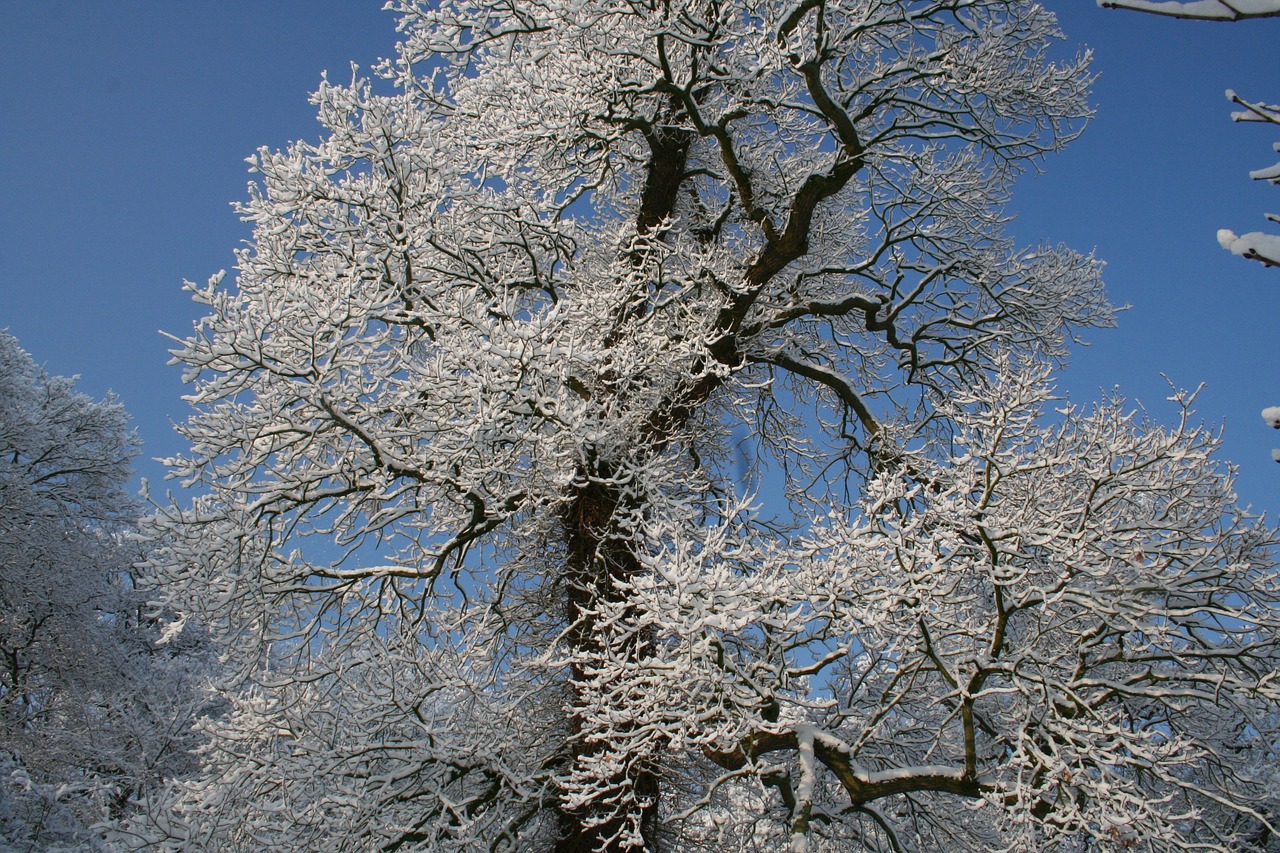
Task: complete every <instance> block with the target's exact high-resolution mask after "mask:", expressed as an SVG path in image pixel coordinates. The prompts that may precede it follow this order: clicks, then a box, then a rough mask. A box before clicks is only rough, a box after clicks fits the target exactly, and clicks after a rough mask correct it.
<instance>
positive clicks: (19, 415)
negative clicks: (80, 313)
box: [0, 332, 207, 849]
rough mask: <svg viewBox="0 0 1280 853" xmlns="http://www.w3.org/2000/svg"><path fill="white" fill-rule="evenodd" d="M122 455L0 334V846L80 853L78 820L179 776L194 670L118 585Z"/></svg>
mask: <svg viewBox="0 0 1280 853" xmlns="http://www.w3.org/2000/svg"><path fill="white" fill-rule="evenodd" d="M136 453H137V442H136V440H135V439H134V436H133V434H132V432H130V430H129V429H128V416H127V415H126V414H125V411H124V408H123V407H122V406H121V405H120V404H119V403H118V402H116V401H115V400H114V399H112V398H108V399H107V400H105V401H103V402H100V403H99V402H95V401H93V400H91V399H90V398H88V397H87V396H85V395H84V394H80V393H77V392H76V391H75V382H74V380H72V379H66V378H62V377H50V376H48V375H46V374H45V373H44V371H42V370H41V369H40V368H38V367H37V366H36V365H35V363H34V362H33V361H32V360H31V358H30V356H29V355H27V353H26V352H24V351H23V350H22V349H21V348H20V347H19V346H18V343H17V341H16V340H15V339H14V338H13V336H11V335H9V334H7V333H4V332H0V507H3V512H0V663H2V666H0V817H2V818H3V820H0V844H10V845H16V846H19V847H20V848H21V849H45V848H46V847H50V846H60V845H69V846H72V847H76V848H82V846H83V845H87V844H89V843H90V842H91V836H90V830H89V827H90V826H91V825H92V824H93V823H95V822H96V821H101V820H104V819H106V818H109V817H122V816H123V815H125V814H126V813H127V812H128V810H129V808H130V800H131V799H133V798H135V797H139V796H142V795H144V794H145V793H146V792H147V791H148V790H150V789H153V788H155V787H156V786H157V785H158V784H159V783H160V782H161V781H162V780H163V779H164V778H165V777H167V776H171V775H174V774H176V773H180V772H189V771H190V770H191V769H192V768H193V765H194V759H193V758H192V756H191V755H190V754H189V750H190V748H191V747H192V746H193V745H194V735H193V734H192V733H191V732H190V731H188V730H187V728H186V726H188V725H189V724H190V723H191V722H192V719H193V717H194V713H195V710H196V708H198V707H199V705H200V704H201V700H200V699H199V698H198V697H197V696H196V695H195V694H194V691H193V689H192V681H193V673H194V672H195V671H196V670H197V669H198V667H199V666H200V665H207V660H205V659H203V658H201V657H200V656H198V655H187V656H182V657H180V656H178V655H176V654H175V653H176V652H177V651H178V648H177V647H175V648H172V649H161V648H159V647H158V646H156V645H155V642H154V641H155V639H156V638H157V636H158V627H159V626H158V625H157V624H156V623H155V621H154V620H153V619H150V618H148V616H147V615H146V612H147V608H146V606H145V601H144V600H143V599H142V597H141V596H140V595H139V594H138V593H137V592H136V591H135V590H134V588H133V585H132V582H131V573H132V564H133V563H134V562H136V561H137V560H139V559H140V557H141V555H142V549H141V548H140V547H139V542H138V541H137V536H136V527H135V522H136V518H137V514H138V512H139V507H138V505H137V503H136V502H135V501H134V500H133V499H132V498H131V497H130V496H129V495H128V494H127V492H126V491H125V484H126V483H127V482H128V479H129V476H130V471H129V465H130V462H131V460H132V459H133V457H134V455H135V454H136ZM195 636H196V635H194V634H193V635H192V638H191V639H195Z"/></svg>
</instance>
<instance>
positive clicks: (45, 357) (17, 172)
mask: <svg viewBox="0 0 1280 853" xmlns="http://www.w3.org/2000/svg"><path fill="white" fill-rule="evenodd" d="M379 5H380V4H379V3H377V2H369V3H363V2H357V0H269V2H268V0H218V2H213V3H211V2H207V0H200V2H195V0H110V2H108V0H75V1H74V2H72V1H71V0H0V154H3V163H2V165H0V200H2V201H3V205H2V206H0V327H8V328H9V330H10V331H11V332H12V333H13V334H15V335H16V336H17V337H18V339H19V340H20V341H21V343H22V345H23V346H24V347H25V348H26V349H27V350H28V351H29V352H30V353H31V354H32V356H33V357H34V358H35V360H36V361H37V362H40V363H43V364H44V365H45V366H46V368H47V369H48V370H49V371H50V372H51V373H57V374H67V375H69V374H79V375H80V376H81V388H82V389H83V390H85V391H86V392H88V393H90V394H92V395H94V396H99V397H100V396H101V395H102V394H104V393H105V392H106V391H107V390H108V389H114V390H115V392H116V393H117V394H118V395H119V396H120V397H121V399H122V400H123V401H124V403H125V405H126V406H127V408H128V409H129V411H130V412H131V413H132V414H133V416H134V419H135V424H136V426H137V428H138V431H139V434H140V435H141V437H142V439H143V442H144V455H145V457H148V459H149V457H154V456H160V455H163V454H168V453H173V452H176V451H177V450H179V449H180V443H179V441H178V439H177V437H176V436H175V435H174V434H173V432H172V430H171V429H170V427H169V421H170V419H181V418H183V417H184V416H185V411H186V410H185V404H184V403H182V402H181V400H180V399H179V398H180V395H181V394H182V391H183V388H182V384H181V382H180V375H179V371H178V369H177V368H174V367H167V366H166V365H165V362H166V360H167V354H166V341H165V339H164V338H162V337H161V336H160V335H159V334H158V330H161V329H163V330H166V331H169V332H172V333H175V334H178V335H185V334H186V333H187V332H188V331H189V330H190V328H191V322H192V320H193V319H194V318H195V317H196V316H197V314H198V312H197V311H196V306H194V305H193V304H192V303H190V302H189V301H188V299H187V298H186V294H185V293H184V292H183V291H182V290H181V289H180V284H181V281H182V279H183V278H188V279H192V280H196V281H204V280H205V279H206V278H207V277H208V276H209V275H210V274H212V273H214V272H216V271H217V270H219V269H222V268H229V267H231V265H232V257H231V252H232V250H233V249H234V248H235V247H236V246H237V244H238V243H239V242H240V241H241V240H244V239H245V238H246V237H247V236H248V231H247V229H246V227H245V226H244V225H243V224H242V223H240V222H239V221H238V220H237V219H236V217H235V216H234V214H233V213H232V212H231V208H230V204H229V203H230V202H231V201H233V200H238V199H241V198H243V197H244V196H245V185H246V182H247V181H248V175H247V173H246V170H245V164H244V158H245V157H247V156H249V155H250V154H252V153H253V151H254V150H255V149H256V148H257V147H258V146H260V145H268V146H271V147H283V146H284V145H286V144H287V143H288V142H289V141H291V140H292V139H295V138H300V137H301V138H312V139H314V138H316V137H317V136H318V135H319V127H318V125H316V123H315V121H314V114H313V110H312V107H311V106H310V104H308V103H307V95H308V93H309V92H310V91H311V90H312V89H313V88H314V87H315V85H316V83H317V81H318V80H319V78H320V72H321V70H323V69H328V70H329V71H330V72H331V73H332V74H333V75H334V76H335V77H338V78H340V79H342V78H346V77H347V76H348V75H349V73H350V72H349V70H348V69H349V65H350V63H351V62H352V61H355V62H357V63H359V64H360V65H361V66H364V67H367V66H368V65H370V64H371V63H372V62H374V61H375V60H376V59H378V58H379V57H382V56H387V55H389V54H390V53H391V52H392V46H393V44H394V42H395V38H396V34H395V29H394V18H393V17H392V16H391V15H389V14H388V13H385V12H381V11H379V8H378V7H379ZM1048 5H1049V6H1050V8H1052V9H1054V10H1055V11H1057V12H1058V13H1059V15H1060V18H1061V25H1062V28H1063V30H1064V31H1065V33H1066V35H1067V40H1068V44H1069V45H1071V46H1088V47H1091V48H1093V50H1094V52H1095V66H1094V68H1095V70H1096V71H1097V72H1098V73H1099V74H1100V75H1101V76H1100V78H1099V80H1098V83H1097V85H1096V87H1095V98H1094V100H1095V103H1096V105H1097V117H1096V119H1095V120H1094V121H1093V123H1092V124H1091V126H1090V127H1089V128H1088V129H1087V130H1086V132H1085V135H1084V137H1083V138H1082V139H1081V140H1079V141H1078V142H1077V143H1075V144H1074V145H1073V146H1072V147H1071V148H1070V149H1068V151H1067V152H1065V153H1064V154H1062V155H1059V156H1057V157H1055V158H1052V159H1051V160H1049V161H1047V162H1046V163H1045V169H1046V172H1045V174H1043V175H1037V176H1028V177H1027V178H1026V179H1024V181H1023V183H1022V185H1021V187H1020V190H1019V194H1018V196H1017V197H1016V198H1015V201H1014V204H1013V207H1012V209H1013V210H1015V211H1019V212H1020V216H1019V218H1018V220H1017V222H1016V223H1015V226H1014V229H1015V233H1016V234H1017V235H1018V236H1019V237H1020V238H1021V239H1022V240H1023V241H1025V242H1027V243H1037V242H1041V241H1050V242H1055V243H1056V242H1065V243H1067V244H1069V245H1071V246H1073V247H1075V248H1078V249H1083V250H1088V249H1096V251H1097V253H1098V255H1099V256H1100V257H1102V258H1104V259H1106V260H1107V261H1108V264H1109V266H1108V275H1107V280H1108V283H1109V287H1110V293H1111V296H1112V299H1113V300H1114V301H1115V302H1117V303H1127V304H1129V305H1131V306H1132V308H1131V309H1130V310H1129V311H1127V312H1126V313H1124V314H1123V315H1122V317H1121V322H1120V327H1119V329H1117V330H1114V331H1108V332H1098V333H1093V334H1091V335H1090V338H1091V340H1092V341H1093V346H1091V347H1089V348H1086V349H1081V350H1079V351H1078V353H1077V355H1076V357H1075V358H1074V363H1073V365H1072V367H1071V368H1070V369H1069V370H1068V371H1067V372H1066V373H1065V374H1063V376H1062V378H1061V387H1063V388H1064V389H1067V390H1069V391H1070V392H1071V394H1072V396H1073V398H1074V399H1076V400H1077V401H1084V400H1087V399H1091V398H1093V397H1096V396H1097V392H1098V389H1099V388H1107V389H1110V388H1112V387H1115V386H1119V388H1120V389H1121V391H1123V392H1124V393H1126V394H1127V395H1128V396H1129V397H1130V398H1131V399H1132V398H1137V399H1139V400H1141V401H1142V402H1143V403H1145V404H1146V405H1147V406H1148V408H1149V409H1150V410H1151V411H1152V413H1153V414H1154V415H1155V416H1157V417H1158V418H1161V419H1165V418H1168V417H1169V416H1170V415H1171V408H1170V406H1169V405H1168V404H1167V403H1165V402H1164V398H1165V397H1166V396H1167V395H1168V393H1169V391H1168V385H1167V384H1166V382H1165V380H1164V379H1163V378H1162V377H1161V374H1162V373H1163V374H1167V375H1168V377H1169V379H1170V380H1171V381H1173V382H1174V383H1176V384H1178V385H1180V386H1184V387H1195V386H1196V385H1199V384H1200V383H1202V382H1203V383H1206V384H1207V388H1206V390H1205V392H1204V393H1203V394H1202V396H1201V397H1200V401H1199V410H1200V413H1201V414H1202V416H1203V417H1204V418H1205V420H1207V421H1209V422H1212V423H1217V424H1221V425H1223V426H1225V428H1226V439H1227V445H1226V455H1227V457H1228V458H1230V459H1232V460H1234V461H1235V462H1236V463H1237V464H1238V465H1239V467H1240V483H1239V489H1240V493H1241V497H1242V499H1243V500H1244V501H1245V502H1246V503H1250V504H1252V505H1253V506H1254V508H1255V509H1257V510H1260V511H1261V510H1266V511H1267V513H1268V515H1269V516H1271V517H1272V518H1274V517H1275V516H1276V515H1277V511H1280V465H1276V464H1275V463H1274V462H1272V461H1271V459H1270V448H1271V447H1272V446H1273V444H1274V445H1275V446H1280V432H1273V431H1272V430H1269V429H1267V428H1266V427H1265V426H1264V424H1263V422H1262V419H1261V418H1260V417H1259V415H1258V412H1259V410H1260V409H1261V408H1262V407H1263V406H1266V405H1271V404H1280V375H1278V371H1277V368H1278V367H1280V352H1278V350H1280V271H1274V270H1266V269H1264V268H1262V267H1261V266H1260V265H1258V264H1254V263H1249V262H1246V261H1243V260H1241V259H1238V258H1234V257H1232V256H1230V255H1229V254H1227V253H1226V252H1224V251H1222V250H1221V249H1220V248H1218V246H1217V243H1216V240H1215V236H1214V235H1215V234H1216V232H1217V229H1219V228H1231V229H1232V230H1234V231H1236V232H1238V233H1244V232H1247V231H1256V230H1266V227H1267V223H1266V222H1264V220H1263V218H1262V215H1263V213H1264V211H1280V189H1276V188H1272V187H1268V186H1265V185H1260V184H1255V183H1253V182H1250V181H1249V179H1248V172H1249V170H1251V169H1257V168H1261V167H1263V166H1267V165H1270V164H1271V163H1273V162H1275V158H1276V157H1277V156H1280V155H1276V154H1274V153H1273V152H1272V151H1271V144H1272V142H1274V141H1277V137H1280V134H1277V133H1275V132H1274V130H1275V129H1274V128H1272V129H1270V130H1269V129H1267V128H1264V127H1261V126H1257V125H1235V124H1232V123H1231V122H1230V121H1229V120H1228V113H1229V111H1230V107H1229V105H1228V103H1227V102H1226V100H1225V99H1224V97H1223V91H1224V90H1225V89H1227V88H1229V87H1230V88H1234V89H1236V90H1237V91H1238V92H1239V93H1240V94H1241V95H1243V96H1245V97H1248V98H1253V99H1257V100H1271V101H1273V102H1274V101H1280V74H1277V73H1276V72H1277V71H1280V20H1269V21H1257V22H1247V23H1242V24H1234V25H1231V24H1209V23H1194V22H1179V21H1171V20H1165V19H1158V18H1154V17H1151V16H1146V15H1137V14H1132V13H1123V12H1107V11H1103V10H1100V9H1098V8H1096V7H1095V6H1094V4H1093V0H1049V2H1048ZM1276 228H1277V230H1280V226H1276ZM148 459H144V461H143V462H142V463H140V465H139V469H140V473H142V474H143V475H144V476H147V477H149V478H151V479H152V480H153V481H156V480H159V479H160V477H161V476H162V470H161V469H160V468H159V466H157V465H155V464H154V463H152V462H150V461H148ZM157 485H158V484H157Z"/></svg>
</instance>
